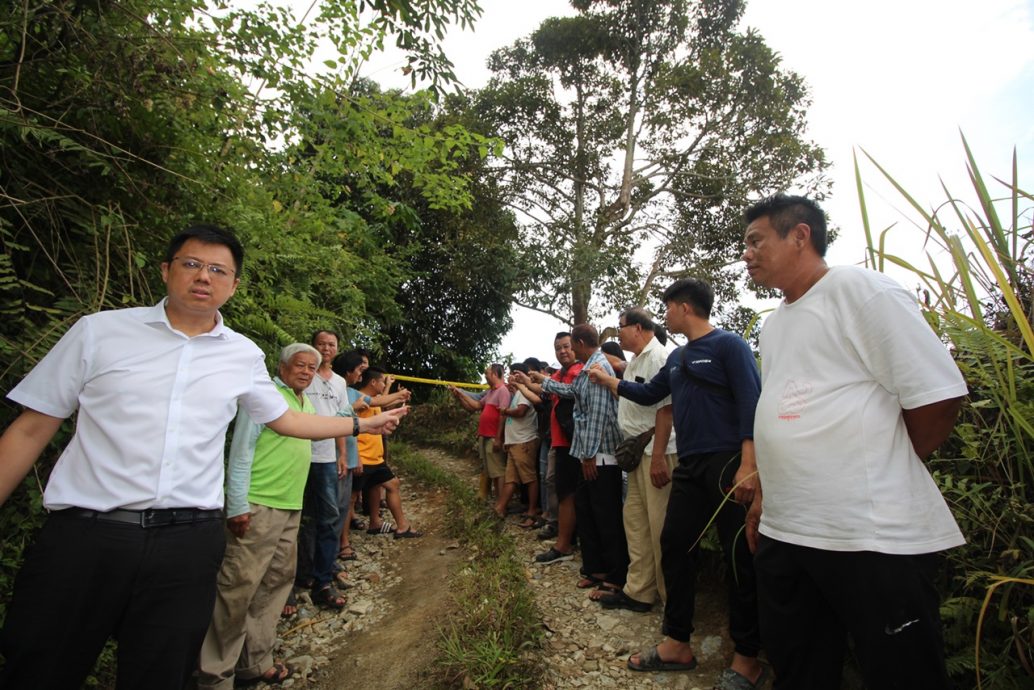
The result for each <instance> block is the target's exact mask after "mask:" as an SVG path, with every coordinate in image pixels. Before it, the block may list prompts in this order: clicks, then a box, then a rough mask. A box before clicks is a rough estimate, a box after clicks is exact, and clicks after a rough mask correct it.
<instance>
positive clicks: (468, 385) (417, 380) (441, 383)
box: [391, 374, 488, 389]
mask: <svg viewBox="0 0 1034 690" xmlns="http://www.w3.org/2000/svg"><path fill="white" fill-rule="evenodd" d="M391 375H392V376H393V377H395V380H396V381H410V382H412V383H428V384H430V385H432V386H456V387H457V388H479V389H485V388H488V384H485V383H463V382H461V381H439V380H437V379H421V378H417V377H416V376H404V375H402V374H391Z"/></svg>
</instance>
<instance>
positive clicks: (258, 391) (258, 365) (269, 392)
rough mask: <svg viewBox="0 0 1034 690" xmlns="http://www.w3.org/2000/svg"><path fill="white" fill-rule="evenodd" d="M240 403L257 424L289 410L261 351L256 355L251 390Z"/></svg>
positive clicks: (267, 421) (270, 420)
mask: <svg viewBox="0 0 1034 690" xmlns="http://www.w3.org/2000/svg"><path fill="white" fill-rule="evenodd" d="M256 350H257V348H256ZM238 403H239V404H240V406H241V408H243V409H244V411H245V412H247V413H248V416H249V417H251V419H252V420H253V421H254V422H255V423H256V424H268V423H269V422H272V421H273V420H274V419H279V418H280V417H281V416H282V415H283V414H284V413H285V412H287V409H288V407H287V401H286V400H284V396H282V395H281V394H280V391H278V390H277V389H276V384H274V383H273V379H271V378H269V372H267V371H266V363H265V362H264V361H263V360H262V353H261V352H259V353H258V355H257V356H256V357H255V366H254V368H253V369H252V386H251V390H249V391H248V392H247V393H245V394H244V395H242V396H241V397H240V399H239V400H238Z"/></svg>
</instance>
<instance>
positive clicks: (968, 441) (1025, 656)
mask: <svg viewBox="0 0 1034 690" xmlns="http://www.w3.org/2000/svg"><path fill="white" fill-rule="evenodd" d="M963 145H964V147H965V150H966V156H967V171H968V173H969V178H970V180H971V181H972V184H973V191H974V193H975V198H976V201H975V203H974V204H973V205H972V206H970V205H967V204H965V203H964V202H962V201H960V200H959V199H958V198H956V197H954V196H953V195H951V194H950V193H949V192H948V190H947V189H945V192H946V194H947V195H948V199H947V200H946V201H945V202H944V203H942V204H940V205H939V206H938V207H937V208H936V209H935V210H932V211H927V210H926V209H925V208H924V207H923V206H921V205H920V204H919V203H917V202H916V201H915V199H913V198H912V196H910V195H909V194H908V192H906V191H905V189H904V188H903V187H902V186H901V185H900V184H898V183H897V182H896V181H895V180H894V179H893V178H892V177H891V176H890V174H888V173H887V171H886V170H884V169H883V168H882V167H880V166H879V164H878V163H876V162H875V161H874V160H873V159H872V158H871V157H869V160H870V161H871V162H872V163H873V165H875V166H876V168H877V169H878V170H879V172H880V173H881V174H882V175H883V177H884V178H885V179H886V180H887V181H889V182H890V184H891V185H893V187H894V188H895V189H896V190H897V192H898V193H900V195H901V196H902V197H903V198H904V199H905V201H907V203H908V204H909V205H910V206H911V208H912V210H913V211H914V213H915V216H917V218H913V219H911V220H912V221H913V222H912V223H910V225H912V226H914V227H919V228H922V229H923V230H924V231H925V234H926V240H927V247H928V254H927V257H926V258H927V260H928V266H925V265H921V264H919V263H918V262H915V261H906V260H905V259H903V258H901V257H899V256H895V255H893V254H891V253H889V252H888V251H887V249H886V240H887V237H888V233H889V231H890V229H891V228H887V229H885V230H883V231H882V232H881V233H880V234H879V236H878V241H874V236H873V233H872V230H871V228H870V227H869V222H868V213H867V210H866V205H865V198H864V194H863V190H862V183H861V174H860V172H859V169H858V165H857V161H856V165H855V170H856V177H857V179H858V194H859V198H860V201H861V207H862V221H863V224H864V226H865V231H866V237H867V241H868V259H869V262H870V263H871V264H872V267H874V268H876V269H878V270H881V271H882V270H884V269H885V268H886V266H887V264H888V263H889V264H894V265H897V266H901V267H903V268H905V269H907V270H909V271H910V272H911V273H912V274H913V275H914V276H915V278H916V279H917V280H918V281H919V283H920V290H919V294H920V295H921V298H922V300H923V302H924V306H925V313H926V316H927V319H928V320H929V322H930V324H931V326H932V327H933V328H934V329H935V330H936V331H937V332H938V333H939V334H940V335H941V337H942V339H943V340H944V341H945V343H947V344H950V346H951V347H952V350H953V353H954V355H955V358H956V361H957V362H958V365H959V368H960V370H961V371H962V373H963V375H964V376H965V378H966V382H967V384H968V385H969V390H970V395H969V397H968V399H967V401H966V403H965V405H964V406H963V410H962V413H961V416H960V419H959V422H958V424H957V425H956V428H955V431H954V433H953V434H952V437H951V438H950V439H949V440H948V442H947V443H945V445H944V446H943V447H942V448H941V449H940V451H939V452H938V454H937V455H936V456H935V458H934V459H933V460H931V469H932V470H933V475H934V479H935V480H936V481H937V483H938V485H939V486H940V488H941V491H942V493H943V494H944V496H945V498H946V499H947V501H948V504H949V505H950V506H951V509H952V512H953V513H954V515H955V518H956V520H957V521H958V523H959V526H960V527H961V529H962V532H963V534H964V535H965V536H966V541H967V543H966V545H965V546H962V547H960V548H957V549H951V550H949V551H948V552H947V553H946V556H947V560H948V568H947V572H946V574H945V580H944V582H943V583H942V587H943V593H944V603H943V605H942V609H941V613H942V615H943V617H944V622H945V642H946V647H947V653H948V666H949V672H950V673H951V674H952V676H953V677H954V678H955V679H956V681H957V682H958V683H959V687H977V688H980V687H988V688H1021V687H1025V688H1029V687H1031V683H1032V679H1034V539H1032V535H1034V455H1032V453H1034V404H1032V400H1034V358H1032V356H1031V353H1032V351H1034V330H1032V328H1031V316H1032V313H1034V270H1032V269H1034V251H1032V244H1031V242H1032V240H1034V232H1032V231H1034V227H1032V225H1031V209H1030V207H1029V204H1030V202H1031V200H1032V199H1034V197H1032V196H1031V194H1030V193H1028V192H1025V191H1023V190H1021V189H1020V187H1019V184H1018V180H1017V173H1016V170H1017V166H1016V157H1015V153H1014V155H1013V171H1012V180H1011V181H1003V180H1000V179H997V178H996V186H997V188H998V189H1000V190H1001V191H1002V192H1003V195H1002V196H1001V197H995V196H993V195H992V194H991V192H990V191H989V190H988V187H987V185H986V183H985V180H984V178H983V176H982V175H981V173H980V170H979V168H978V167H977V164H976V161H975V160H974V158H973V155H972V152H971V151H970V149H969V146H968V144H967V143H966V142H965V139H963ZM866 155H868V154H866ZM1024 204H1027V205H1028V206H1027V207H1024V206H1023V205H1024ZM931 249H939V250H940V251H939V252H938V253H933V252H932V251H930V250H931ZM944 257H948V259H945V258H944Z"/></svg>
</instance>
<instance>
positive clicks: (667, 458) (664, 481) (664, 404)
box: [599, 307, 678, 613]
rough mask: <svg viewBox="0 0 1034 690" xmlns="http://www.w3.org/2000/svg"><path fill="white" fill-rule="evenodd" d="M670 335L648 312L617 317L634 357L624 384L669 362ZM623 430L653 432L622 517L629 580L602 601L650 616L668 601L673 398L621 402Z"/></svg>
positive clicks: (629, 434)
mask: <svg viewBox="0 0 1034 690" xmlns="http://www.w3.org/2000/svg"><path fill="white" fill-rule="evenodd" d="M667 339H668V336H667V333H666V332H665V331H664V329H663V328H662V327H661V326H658V325H657V324H656V323H654V321H653V319H652V318H651V316H650V314H649V313H647V311H646V310H645V309H642V308H640V307H635V308H632V309H626V310H625V311H624V312H622V313H621V315H620V316H619V317H618V343H619V344H620V345H621V349H623V350H627V351H629V352H631V353H632V360H631V361H630V362H629V363H628V366H626V367H625V371H624V374H623V375H622V378H623V379H624V380H625V381H633V382H638V383H645V382H646V381H649V380H650V379H652V378H653V377H654V376H655V375H656V374H657V372H658V371H660V370H661V367H663V366H664V364H665V363H666V362H667V360H668V352H667V351H666V350H665V349H664V343H665V342H666V341H667ZM618 427H620V429H621V433H622V435H623V436H624V437H625V438H630V437H633V436H638V435H639V434H641V433H643V432H645V431H649V430H650V429H654V437H653V439H652V440H651V441H650V443H648V444H647V446H646V448H644V449H643V457H642V460H641V461H640V463H639V466H638V467H636V468H635V469H634V470H632V471H631V472H629V473H628V492H627V494H626V496H625V503H624V507H623V508H622V516H623V518H624V523H625V538H626V540H627V541H628V558H629V563H628V578H627V580H626V581H625V586H624V588H623V589H621V590H618V591H616V592H614V593H613V594H609V595H607V596H605V597H602V598H601V599H600V600H599V601H600V604H601V605H602V606H603V608H621V609H628V610H630V611H637V612H641V613H642V612H646V611H649V610H650V609H651V608H652V607H653V603H654V602H655V601H658V600H659V601H661V602H662V603H663V602H664V601H665V600H666V599H667V597H666V594H665V589H664V571H663V570H662V569H661V530H662V529H663V527H664V515H665V513H666V512H667V509H668V495H669V494H670V493H671V472H672V470H673V469H674V468H675V465H676V464H677V463H678V455H677V453H676V450H675V435H674V434H673V433H672V413H671V396H668V397H667V398H665V399H664V400H662V401H660V402H658V403H655V404H653V405H640V404H638V403H634V402H632V401H631V400H628V399H627V398H620V399H619V400H618Z"/></svg>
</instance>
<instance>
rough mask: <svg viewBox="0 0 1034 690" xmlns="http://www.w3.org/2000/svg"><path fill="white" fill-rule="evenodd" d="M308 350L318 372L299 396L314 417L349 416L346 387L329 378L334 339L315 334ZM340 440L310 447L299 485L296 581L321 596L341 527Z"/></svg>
mask: <svg viewBox="0 0 1034 690" xmlns="http://www.w3.org/2000/svg"><path fill="white" fill-rule="evenodd" d="M311 344H312V346H313V347H314V348H316V350H317V351H318V352H319V353H320V356H321V358H322V359H321V361H320V367H319V370H318V371H317V372H316V375H315V376H313V377H312V383H310V384H309V387H308V388H306V389H305V395H306V397H308V398H309V401H310V402H311V403H312V406H313V407H314V408H316V414H319V415H323V416H325V417H336V416H341V417H348V416H351V415H353V414H354V412H353V411H352V405H351V403H350V402H349V401H348V384H347V383H345V380H344V379H343V378H341V377H340V376H338V375H337V374H335V373H334V371H333V369H332V367H333V363H334V357H336V356H337V350H338V335H337V333H335V332H334V331H328V330H319V331H316V333H314V334H313V336H312V341H311ZM347 460H348V458H347V454H346V451H345V438H343V437H342V438H328V439H323V440H320V441H313V442H312V464H311V465H310V466H309V476H308V479H307V481H306V482H305V499H304V503H303V508H302V523H301V529H300V530H299V533H298V580H299V582H301V583H302V584H303V585H304V586H306V587H308V588H310V589H312V590H313V591H323V590H324V589H325V588H326V586H327V585H328V584H330V583H331V582H332V581H333V580H334V560H335V559H336V558H337V555H338V550H339V546H338V544H339V541H340V535H339V534H338V526H339V525H340V524H341V520H340V515H339V509H338V504H339V500H338V480H339V479H340V478H341V477H343V476H345V475H346V474H347V472H348V468H347Z"/></svg>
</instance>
